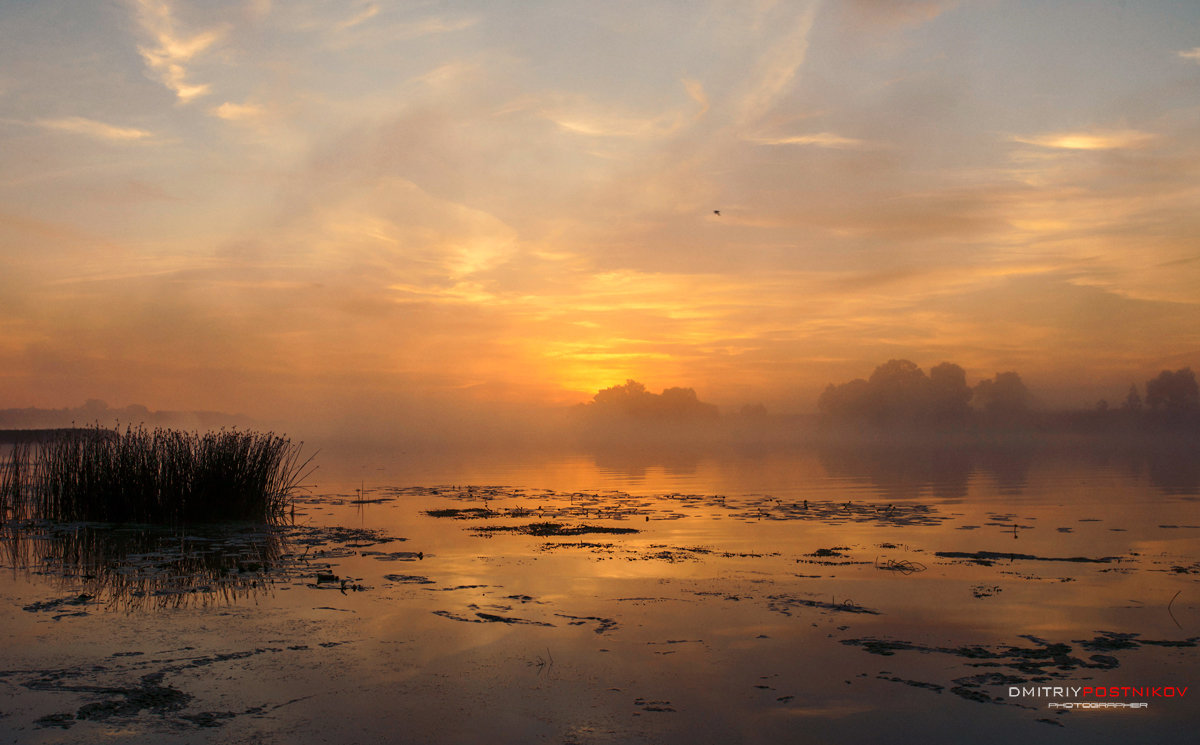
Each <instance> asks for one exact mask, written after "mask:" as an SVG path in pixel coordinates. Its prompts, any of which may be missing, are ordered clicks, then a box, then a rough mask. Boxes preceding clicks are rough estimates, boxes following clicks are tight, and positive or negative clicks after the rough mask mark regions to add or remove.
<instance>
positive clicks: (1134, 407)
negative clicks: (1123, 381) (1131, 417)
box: [1121, 383, 1142, 414]
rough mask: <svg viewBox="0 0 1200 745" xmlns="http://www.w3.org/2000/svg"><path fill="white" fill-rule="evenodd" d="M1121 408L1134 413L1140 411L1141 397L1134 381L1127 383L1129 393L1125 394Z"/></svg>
mask: <svg viewBox="0 0 1200 745" xmlns="http://www.w3.org/2000/svg"><path fill="white" fill-rule="evenodd" d="M1121 408H1122V409H1124V410H1125V411H1128V412H1132V413H1134V414H1140V413H1141V411H1142V397H1141V396H1140V395H1138V389H1137V384H1136V383H1130V384H1129V393H1128V394H1127V395H1126V396H1125V402H1124V403H1122V404H1121Z"/></svg>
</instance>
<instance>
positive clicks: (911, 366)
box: [867, 360, 932, 424]
mask: <svg viewBox="0 0 1200 745" xmlns="http://www.w3.org/2000/svg"><path fill="white" fill-rule="evenodd" d="M867 383H868V384H869V385H870V387H871V391H870V394H869V396H870V404H869V415H870V417H871V418H872V419H874V420H875V421H876V422H879V423H900V422H903V423H908V424H914V423H917V422H919V421H922V420H924V419H926V418H928V415H929V410H930V404H931V399H932V390H931V388H930V383H929V378H928V377H927V376H926V375H925V371H924V370H922V369H921V368H919V367H917V365H916V364H915V363H913V362H911V361H909V360H888V361H887V362H885V363H883V364H882V365H880V366H879V367H877V368H875V372H873V373H871V377H870V378H868V379H867Z"/></svg>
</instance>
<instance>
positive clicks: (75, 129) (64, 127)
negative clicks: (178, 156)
mask: <svg viewBox="0 0 1200 745" xmlns="http://www.w3.org/2000/svg"><path fill="white" fill-rule="evenodd" d="M37 125H38V126H39V127H44V128H46V129H54V130H58V131H60V132H71V133H73V134H80V135H86V136H88V137H94V138H96V139H98V140H111V141H115V142H125V141H130V140H142V139H145V138H147V137H150V136H151V133H150V132H147V131H146V130H144V129H135V128H133V127H117V126H114V125H112V124H105V123H104V122H98V121H96V120H95V119H85V118H84V117H82V116H69V117H65V118H63V119H39V120H37Z"/></svg>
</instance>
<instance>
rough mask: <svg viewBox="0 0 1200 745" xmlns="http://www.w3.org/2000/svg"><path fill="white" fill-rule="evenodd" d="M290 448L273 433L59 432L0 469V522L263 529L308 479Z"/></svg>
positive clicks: (25, 447)
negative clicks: (260, 524) (249, 523)
mask: <svg viewBox="0 0 1200 745" xmlns="http://www.w3.org/2000/svg"><path fill="white" fill-rule="evenodd" d="M300 449H301V448H300V446H299V445H293V444H292V442H291V441H290V440H288V439H287V438H284V437H280V436H277V435H275V434H274V433H260V432H241V431H237V430H220V431H218V432H207V433H203V434H200V433H195V432H183V431H179V430H171V429H161V428H160V429H154V430H147V429H145V428H144V427H137V428H134V427H127V428H126V429H125V431H124V432H122V431H120V430H119V429H113V430H110V429H105V428H103V427H99V426H96V427H92V428H87V429H75V430H67V431H63V432H60V433H59V434H58V435H57V436H55V437H52V438H50V439H48V440H46V441H44V442H40V443H19V444H17V445H14V446H13V447H12V451H11V453H10V454H9V457H8V459H7V461H2V462H0V520H3V521H12V520H28V519H41V520H59V521H67V520H88V521H97V522H114V523H126V522H139V523H169V524H176V523H187V522H213V521H221V520H261V521H271V520H274V519H277V518H280V517H282V516H283V514H284V512H285V510H286V508H287V507H288V506H289V504H290V502H291V499H292V496H293V494H294V493H295V491H296V490H297V489H298V488H299V487H300V484H301V481H302V480H303V479H304V478H305V477H307V476H308V474H309V473H311V469H310V468H309V464H310V463H311V461H312V458H311V457H309V458H308V459H306V460H301V454H300Z"/></svg>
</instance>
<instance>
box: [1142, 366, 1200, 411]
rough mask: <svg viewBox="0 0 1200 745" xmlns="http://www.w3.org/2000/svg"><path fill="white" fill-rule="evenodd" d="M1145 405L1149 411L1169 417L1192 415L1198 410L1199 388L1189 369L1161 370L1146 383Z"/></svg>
mask: <svg viewBox="0 0 1200 745" xmlns="http://www.w3.org/2000/svg"><path fill="white" fill-rule="evenodd" d="M1146 405H1147V406H1148V407H1150V410H1151V411H1155V412H1159V411H1161V412H1163V413H1166V414H1170V415H1179V414H1189V413H1194V412H1196V411H1197V410H1198V409H1200V387H1197V385H1196V375H1195V373H1193V372H1192V369H1191V368H1190V367H1184V368H1182V369H1179V370H1176V371H1175V372H1171V371H1170V370H1163V371H1162V372H1160V373H1159V374H1158V377H1157V378H1154V379H1153V380H1150V381H1147V382H1146Z"/></svg>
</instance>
